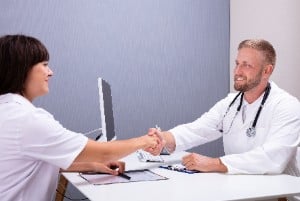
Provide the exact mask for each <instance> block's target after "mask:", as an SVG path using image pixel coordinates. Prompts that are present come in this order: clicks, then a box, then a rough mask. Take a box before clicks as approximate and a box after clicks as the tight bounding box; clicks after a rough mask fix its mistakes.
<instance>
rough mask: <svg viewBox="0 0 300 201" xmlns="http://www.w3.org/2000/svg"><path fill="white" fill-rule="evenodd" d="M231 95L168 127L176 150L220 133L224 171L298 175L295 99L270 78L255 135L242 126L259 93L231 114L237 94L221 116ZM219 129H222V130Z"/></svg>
mask: <svg viewBox="0 0 300 201" xmlns="http://www.w3.org/2000/svg"><path fill="white" fill-rule="evenodd" d="M235 96H236V93H232V94H229V95H228V96H227V97H226V98H224V99H223V100H221V101H219V102H218V103H216V104H215V105H214V106H213V107H212V108H211V109H210V110H209V111H208V112H207V113H205V114H203V115H202V116H201V117H200V118H199V119H197V120H195V121H194V122H192V123H188V124H183V125H179V126H177V127H175V128H173V129H171V130H170V132H171V133H172V134H173V135H174V138H175V142H176V151H177V150H186V149H189V148H192V147H194V146H198V145H201V144H204V143H206V142H210V141H213V140H215V139H217V138H220V137H222V136H223V143H224V151H225V156H222V157H221V160H222V162H223V163H224V164H225V165H226V166H227V168H228V174H279V173H288V174H291V175H297V176H300V173H299V169H298V167H297V160H296V153H297V146H298V145H299V142H300V103H299V101H298V100H297V99H296V98H295V97H293V96H291V95H289V94H288V93H287V92H285V91H284V90H282V89H280V88H279V87H278V86H277V85H276V84H275V83H274V82H271V91H270V94H269V97H268V98H267V100H266V102H265V105H264V107H263V109H262V111H261V113H260V116H259V119H258V121H257V124H256V135H255V136H254V137H248V136H247V135H246V129H247V128H249V127H250V126H251V125H252V122H253V121H254V118H255V115H256V113H257V110H258V108H259V105H260V104H261V101H262V97H263V95H261V97H260V98H258V99H257V100H256V101H255V102H253V103H251V104H248V103H247V102H246V101H245V100H243V106H242V109H241V111H240V112H239V113H238V114H237V116H236V117H235V118H234V115H235V113H236V111H237V107H238V105H239V104H240V98H238V99H237V100H236V101H235V103H234V104H233V105H232V107H231V108H230V110H229V111H228V113H227V115H226V116H225V117H224V114H225V113H226V110H227V108H228V106H229V104H230V102H231V101H232V100H233V98H234V97H235ZM231 124H232V126H230V125H231ZM219 129H223V133H222V132H220V131H219Z"/></svg>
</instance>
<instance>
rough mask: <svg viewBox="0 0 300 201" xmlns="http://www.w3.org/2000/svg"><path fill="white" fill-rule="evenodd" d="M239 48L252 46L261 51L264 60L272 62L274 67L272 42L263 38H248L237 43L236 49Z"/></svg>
mask: <svg viewBox="0 0 300 201" xmlns="http://www.w3.org/2000/svg"><path fill="white" fill-rule="evenodd" d="M241 48H252V49H255V50H258V51H260V52H262V53H263V55H264V59H265V62H267V63H268V64H272V65H273V66H274V67H275V64H276V52H275V49H274V47H273V46H272V44H271V43H270V42H268V41H266V40H263V39H248V40H244V41H242V42H241V43H240V44H239V47H238V50H240V49H241Z"/></svg>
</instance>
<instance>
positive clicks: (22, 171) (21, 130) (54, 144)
mask: <svg viewBox="0 0 300 201" xmlns="http://www.w3.org/2000/svg"><path fill="white" fill-rule="evenodd" d="M48 61H49V54H48V51H47V49H46V47H45V46H44V45H43V44H42V43H41V42H40V41H39V40H37V39H35V38H33V37H29V36H24V35H6V36H3V37H1V38H0V143H1V146H0V164H1V165H0V180H1V185H0V197H1V200H14V201H15V200H47V201H48V200H51V199H52V197H53V195H54V193H55V188H56V184H57V175H58V173H59V169H60V168H61V169H67V170H70V171H102V172H106V173H110V174H118V171H119V172H122V171H123V170H124V164H123V163H120V162H114V161H115V160H117V159H120V158H122V157H124V156H126V155H128V154H130V153H132V152H134V151H136V150H138V149H152V148H155V147H156V146H157V143H159V140H158V139H157V138H156V137H155V136H147V135H145V136H142V137H138V138H132V139H128V140H122V141H113V142H103V143H100V142H95V141H92V140H89V139H88V138H87V137H85V136H84V135H81V134H78V133H74V132H72V131H69V130H67V129H65V128H64V127H63V126H62V125H61V124H60V123H59V122H58V121H56V120H55V119H54V118H53V116H52V115H51V114H50V113H48V112H47V111H45V110H43V109H41V108H37V107H35V106H34V105H33V104H32V101H33V100H34V99H36V98H37V97H39V96H42V95H45V94H47V93H48V91H49V88H48V81H49V79H50V78H51V76H52V75H53V72H52V71H51V69H50V68H49V66H48ZM115 168H116V170H115Z"/></svg>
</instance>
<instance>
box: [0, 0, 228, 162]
mask: <svg viewBox="0 0 300 201" xmlns="http://www.w3.org/2000/svg"><path fill="white" fill-rule="evenodd" d="M15 33H22V34H28V35H32V36H34V37H37V38H39V39H40V40H41V41H42V42H43V43H44V44H45V45H46V46H47V48H48V50H49V52H50V66H51V67H52V69H53V71H54V76H53V78H52V80H50V93H49V94H48V95H47V96H45V97H42V98H40V99H38V100H37V101H35V104H36V105H39V106H41V107H43V108H45V109H47V110H48V111H50V112H51V113H52V114H53V115H54V116H55V118H56V119H57V120H59V121H60V122H61V123H62V124H63V125H64V126H65V127H66V128H69V129H71V130H74V131H78V132H86V131H89V130H92V129H95V128H98V127H100V113H99V101H98V89H97V77H98V76H101V77H102V78H104V79H106V80H107V81H108V82H109V83H110V84H111V87H112V96H113V107H114V115H115V126H116V133H117V136H118V139H125V138H130V137H134V136H140V135H142V134H144V133H146V132H147V130H148V128H149V127H153V126H154V125H155V124H158V125H159V126H160V127H161V128H162V129H163V130H166V129H170V128H172V127H173V126H175V125H177V124H180V123H186V122H190V121H193V120H194V119H196V118H197V117H199V116H200V115H201V114H202V113H203V112H205V111H207V110H208V109H209V108H210V107H211V106H212V105H213V104H214V103H215V102H216V101H217V100H219V99H220V98H222V97H224V96H225V95H226V94H227V93H228V92H229V0H164V1H161V0H112V1H111V0H105V1H100V0H89V1H83V0H82V1H79V0H77V1H74V0H64V1H59V0H51V1H40V0H26V1H16V0H1V2H0V34H1V35H3V34H15ZM194 151H197V152H199V153H203V154H207V155H209V156H219V155H222V154H223V147H222V143H221V141H220V140H218V141H216V142H213V143H210V144H208V145H205V146H202V147H201V148H197V149H194Z"/></svg>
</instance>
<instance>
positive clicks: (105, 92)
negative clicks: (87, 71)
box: [98, 78, 117, 141]
mask: <svg viewBox="0 0 300 201" xmlns="http://www.w3.org/2000/svg"><path fill="white" fill-rule="evenodd" d="M98 89H99V103H100V114H101V128H102V134H103V136H101V138H99V141H111V140H115V139H116V138H117V137H116V134H115V124H114V115H113V105H112V96H111V87H110V85H109V84H108V82H107V81H105V80H104V79H102V78H98Z"/></svg>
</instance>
